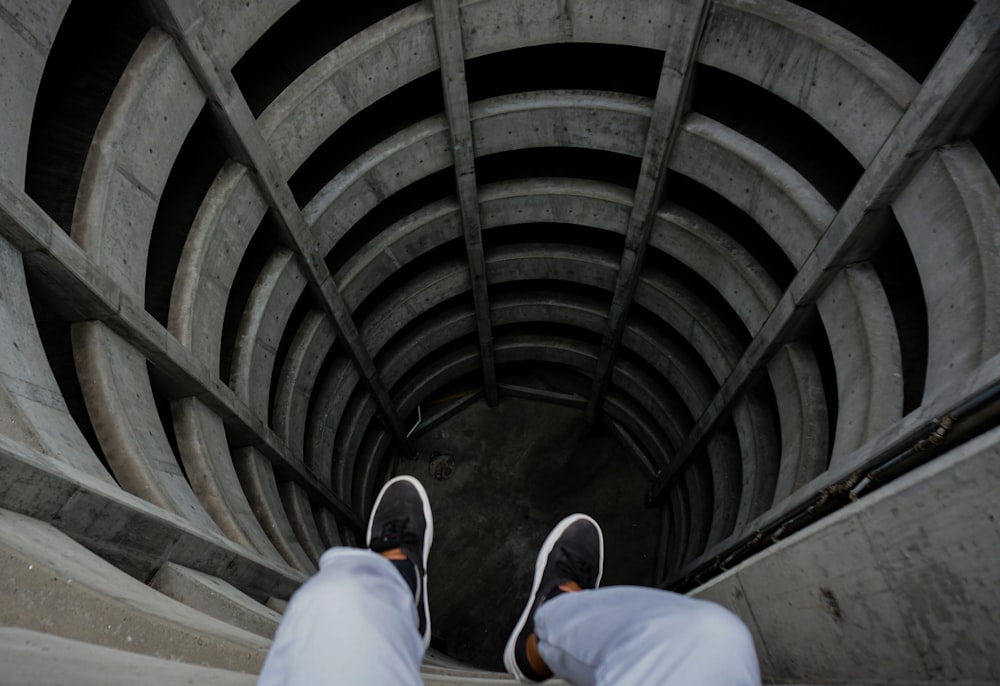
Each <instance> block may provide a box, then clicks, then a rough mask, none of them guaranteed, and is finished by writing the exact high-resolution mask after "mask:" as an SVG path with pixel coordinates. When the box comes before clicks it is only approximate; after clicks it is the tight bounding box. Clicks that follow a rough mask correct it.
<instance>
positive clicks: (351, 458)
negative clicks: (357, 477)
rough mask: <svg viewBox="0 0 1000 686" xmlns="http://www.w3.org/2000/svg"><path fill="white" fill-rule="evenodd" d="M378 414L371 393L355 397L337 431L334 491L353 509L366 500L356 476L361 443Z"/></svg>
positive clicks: (334, 448) (334, 452) (334, 449)
mask: <svg viewBox="0 0 1000 686" xmlns="http://www.w3.org/2000/svg"><path fill="white" fill-rule="evenodd" d="M375 410H376V407H375V401H374V400H373V399H372V396H371V394H370V393H365V392H358V393H355V394H354V395H352V396H351V398H350V402H349V403H348V405H347V407H346V409H345V412H344V416H343V419H342V420H341V423H340V425H339V426H338V427H337V438H336V440H335V442H334V446H333V455H334V460H333V490H334V492H336V493H338V494H340V495H341V497H343V498H344V499H345V500H347V502H348V503H350V504H351V506H352V507H360V504H361V502H362V498H363V495H359V493H358V491H357V490H356V489H355V488H354V484H353V480H354V479H353V476H354V473H355V472H356V471H357V466H358V464H357V457H356V456H357V455H358V453H359V452H360V450H361V442H362V441H363V440H364V437H365V434H366V432H367V431H368V428H369V425H370V424H371V423H372V421H373V420H374V419H375Z"/></svg>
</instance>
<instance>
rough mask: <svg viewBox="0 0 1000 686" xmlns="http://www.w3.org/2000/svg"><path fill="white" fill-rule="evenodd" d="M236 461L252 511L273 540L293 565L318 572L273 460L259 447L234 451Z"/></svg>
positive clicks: (282, 554)
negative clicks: (292, 516) (289, 509)
mask: <svg viewBox="0 0 1000 686" xmlns="http://www.w3.org/2000/svg"><path fill="white" fill-rule="evenodd" d="M233 461H234V463H235V464H236V472H237V474H239V477H240V483H241V484H242V485H243V491H244V492H245V493H246V494H247V498H248V499H249V500H250V506H251V507H252V508H253V513H254V515H255V516H256V517H257V520H258V521H259V522H260V523H261V525H262V526H263V528H264V532H265V533H266V534H267V537H268V538H269V539H271V543H273V544H274V547H275V548H277V549H278V552H279V553H281V556H282V557H284V558H285V560H286V561H287V562H288V564H290V565H291V566H292V567H294V568H296V569H299V570H301V571H303V572H305V573H306V574H312V573H313V572H315V571H316V565H315V564H313V562H312V560H310V559H309V556H308V555H306V552H305V550H303V548H302V544H301V542H300V541H299V539H298V538H297V537H296V536H295V532H294V531H293V529H292V525H291V523H290V522H289V520H288V515H287V513H286V512H285V507H284V504H283V503H282V502H281V496H280V494H279V492H278V484H277V481H276V480H275V478H274V469H273V468H272V467H271V463H270V461H268V459H267V458H266V457H264V456H263V455H261V454H260V451H259V450H257V449H256V448H240V449H239V450H236V451H234V452H233Z"/></svg>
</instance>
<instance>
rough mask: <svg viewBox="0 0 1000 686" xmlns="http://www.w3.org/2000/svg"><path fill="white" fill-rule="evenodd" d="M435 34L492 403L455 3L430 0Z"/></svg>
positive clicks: (482, 264)
mask: <svg viewBox="0 0 1000 686" xmlns="http://www.w3.org/2000/svg"><path fill="white" fill-rule="evenodd" d="M433 7H434V33H435V35H436V37H437V51H438V58H439V59H440V61H441V85H442V89H443V91H444V110H445V114H446V115H447V117H448V128H449V130H450V136H451V149H452V151H453V152H454V155H455V187H456V190H457V191H458V204H459V208H460V210H461V213H462V227H463V229H464V235H465V252H466V255H467V257H468V260H469V276H470V279H471V280H472V299H473V302H474V303H475V308H476V331H477V333H478V335H479V355H480V357H482V361H483V390H484V391H485V394H486V403H487V404H488V405H489V406H490V407H493V406H495V405H496V404H497V402H498V401H497V374H496V364H495V361H494V354H493V327H492V325H491V323H490V301H489V294H488V293H487V288H486V259H485V257H484V255H483V236H482V227H481V226H480V222H479V191H478V189H477V187H476V166H475V151H474V150H473V147H472V119H471V116H470V114H469V89H468V86H467V84H466V81H465V54H464V50H463V48H462V21H461V16H460V13H459V9H458V0H434V1H433Z"/></svg>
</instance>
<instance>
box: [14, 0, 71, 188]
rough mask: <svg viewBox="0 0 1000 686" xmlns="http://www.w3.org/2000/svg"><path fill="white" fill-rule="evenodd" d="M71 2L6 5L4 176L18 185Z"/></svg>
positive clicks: (21, 1) (23, 0) (32, 1)
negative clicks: (37, 108)
mask: <svg viewBox="0 0 1000 686" xmlns="http://www.w3.org/2000/svg"><path fill="white" fill-rule="evenodd" d="M69 1H70V0H53V1H52V2H49V3H46V9H47V11H46V12H38V11H36V8H37V4H38V3H37V2H36V1H35V0H10V1H9V2H5V3H4V14H3V17H2V18H0V100H3V103H4V117H3V123H0V136H2V137H3V142H4V144H3V145H0V175H2V176H5V177H7V178H8V179H9V180H10V181H11V182H12V183H14V185H16V186H17V187H18V188H24V176H25V165H26V164H27V159H28V140H29V138H30V136H31V117H32V115H33V114H34V111H35V97H36V95H37V93H38V86H39V84H40V83H41V80H42V73H43V71H44V70H45V60H46V58H47V57H48V54H49V50H50V49H51V48H52V41H53V39H55V36H56V32H57V31H58V30H59V25H60V24H61V23H62V19H63V15H65V14H66V10H67V9H68V8H69Z"/></svg>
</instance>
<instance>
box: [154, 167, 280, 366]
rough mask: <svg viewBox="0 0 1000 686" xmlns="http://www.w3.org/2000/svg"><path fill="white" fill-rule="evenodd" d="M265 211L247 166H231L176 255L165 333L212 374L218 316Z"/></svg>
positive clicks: (217, 351) (217, 347)
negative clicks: (175, 272)
mask: <svg viewBox="0 0 1000 686" xmlns="http://www.w3.org/2000/svg"><path fill="white" fill-rule="evenodd" d="M266 211H267V203H266V202H265V200H264V198H263V197H262V196H261V194H260V190H259V189H258V188H257V186H256V184H255V183H254V180H253V177H252V176H251V175H250V173H249V172H248V170H247V168H246V167H244V166H242V165H240V164H238V163H236V162H230V163H229V164H227V165H226V166H225V167H224V168H223V169H222V171H220V172H219V175H218V176H217V177H216V179H215V182H214V183H213V184H212V187H211V188H210V189H209V191H208V193H206V195H205V200H204V201H203V202H202V204H201V207H200V208H199V209H198V214H197V216H196V217H195V220H194V223H193V224H192V226H191V230H190V232H189V233H188V237H187V241H186V242H185V244H184V251H183V253H182V254H181V260H180V264H179V265H178V269H177V275H176V277H175V278H174V287H173V290H172V291H171V296H170V321H169V326H168V329H169V330H170V333H172V334H173V335H174V336H176V337H177V340H178V341H180V342H181V344H182V345H184V346H186V347H187V348H188V349H190V350H191V352H192V353H194V354H195V356H197V358H198V359H199V360H200V361H201V362H202V363H203V364H204V365H205V366H207V367H208V368H209V369H210V370H211V371H213V372H214V373H215V374H217V375H218V374H219V358H220V351H221V347H222V326H221V325H220V323H221V322H220V318H219V313H220V312H225V311H226V303H227V301H228V299H229V292H230V290H231V289H232V286H233V279H234V278H235V276H236V270H237V269H238V268H239V266H240V262H241V260H242V259H243V255H244V253H245V252H246V249H247V245H249V244H250V240H251V239H252V238H253V235H254V232H255V231H256V229H257V227H258V226H259V225H260V222H261V220H262V219H263V218H264V213H265V212H266Z"/></svg>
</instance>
